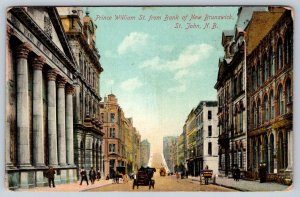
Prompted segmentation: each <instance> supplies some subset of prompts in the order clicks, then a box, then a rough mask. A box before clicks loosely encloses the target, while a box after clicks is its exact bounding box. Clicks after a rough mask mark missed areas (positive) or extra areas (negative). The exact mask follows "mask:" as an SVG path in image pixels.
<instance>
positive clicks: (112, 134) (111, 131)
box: [109, 128, 116, 138]
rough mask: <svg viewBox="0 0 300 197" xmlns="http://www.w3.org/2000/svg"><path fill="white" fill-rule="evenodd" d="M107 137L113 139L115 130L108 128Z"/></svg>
mask: <svg viewBox="0 0 300 197" xmlns="http://www.w3.org/2000/svg"><path fill="white" fill-rule="evenodd" d="M109 137H110V138H115V137H116V130H115V128H109Z"/></svg>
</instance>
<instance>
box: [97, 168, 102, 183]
mask: <svg viewBox="0 0 300 197" xmlns="http://www.w3.org/2000/svg"><path fill="white" fill-rule="evenodd" d="M100 179H101V173H100V170H98V171H97V180H98V181H99V180H100Z"/></svg>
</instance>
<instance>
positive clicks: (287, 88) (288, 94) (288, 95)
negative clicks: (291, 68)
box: [285, 80, 292, 104]
mask: <svg viewBox="0 0 300 197" xmlns="http://www.w3.org/2000/svg"><path fill="white" fill-rule="evenodd" d="M285 94H286V95H285V97H286V100H287V104H290V103H291V102H292V94H291V80H287V81H286V85H285Z"/></svg>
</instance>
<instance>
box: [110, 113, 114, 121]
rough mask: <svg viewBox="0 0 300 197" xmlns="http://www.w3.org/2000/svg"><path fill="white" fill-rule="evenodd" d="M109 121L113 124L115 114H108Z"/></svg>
mask: <svg viewBox="0 0 300 197" xmlns="http://www.w3.org/2000/svg"><path fill="white" fill-rule="evenodd" d="M110 121H111V122H115V114H114V113H111V114H110Z"/></svg>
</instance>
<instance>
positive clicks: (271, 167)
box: [269, 134, 275, 173]
mask: <svg viewBox="0 0 300 197" xmlns="http://www.w3.org/2000/svg"><path fill="white" fill-rule="evenodd" d="M273 156H274V135H273V134H271V136H270V156H269V157H270V170H269V172H270V173H274V159H275V158H274V157H273Z"/></svg>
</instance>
